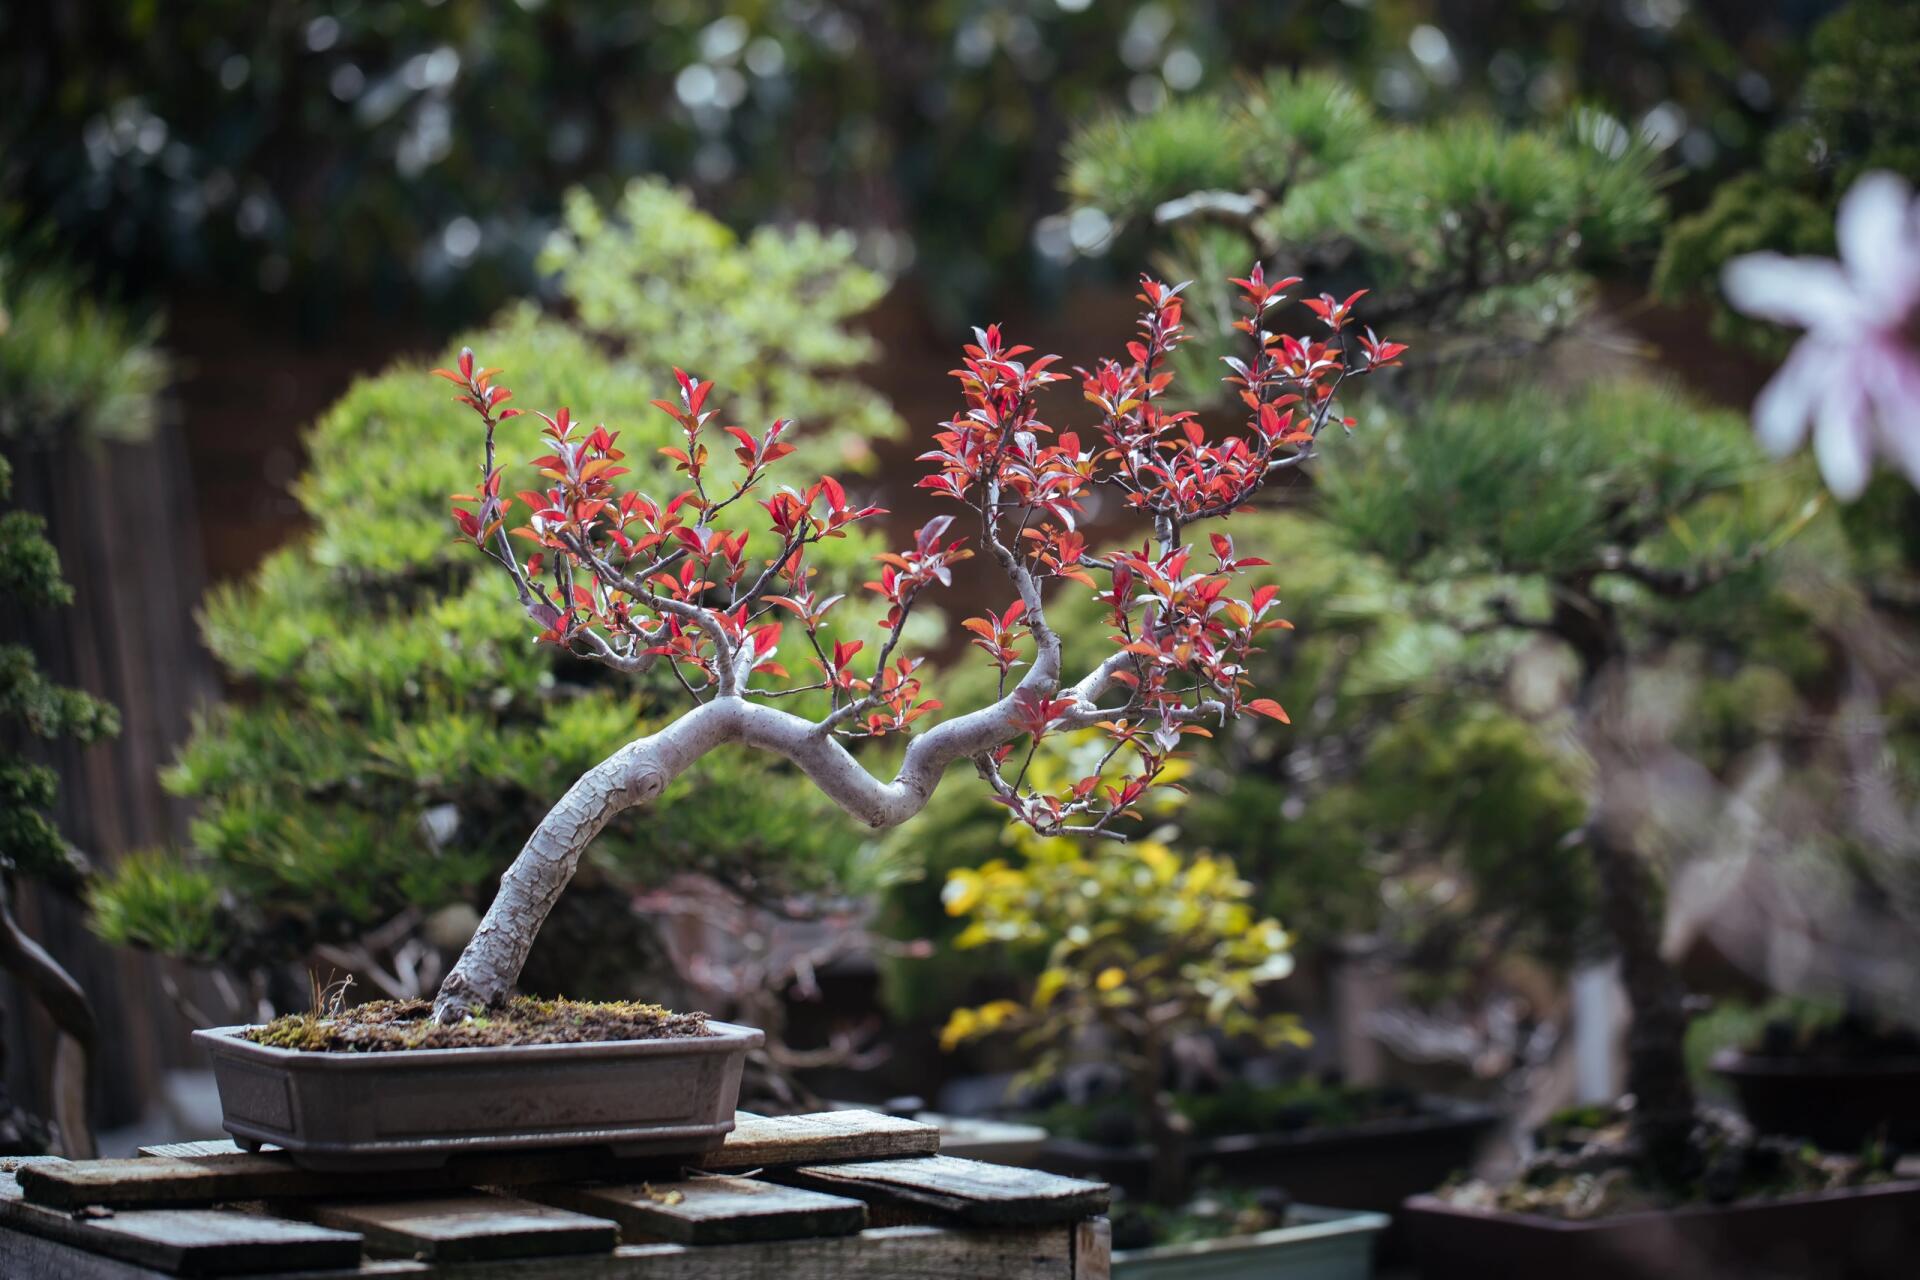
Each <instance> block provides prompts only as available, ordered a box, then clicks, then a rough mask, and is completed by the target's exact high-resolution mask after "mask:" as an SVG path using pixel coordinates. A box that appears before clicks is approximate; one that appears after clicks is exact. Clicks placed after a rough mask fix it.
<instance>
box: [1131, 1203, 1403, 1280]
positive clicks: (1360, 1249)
mask: <svg viewBox="0 0 1920 1280" xmlns="http://www.w3.org/2000/svg"><path fill="white" fill-rule="evenodd" d="M1387 1221H1388V1220H1387V1217H1386V1215H1384V1214H1379V1213H1356V1212H1353V1211H1352V1210H1348V1209H1322V1208H1317V1207H1315V1206H1313V1205H1295V1206H1293V1208H1291V1209H1289V1210H1288V1211H1287V1225H1286V1226H1284V1227H1276V1228H1275V1229H1273V1230H1272V1231H1262V1232H1259V1233H1257V1234H1254V1235H1247V1236H1227V1237H1225V1238H1223V1239H1219V1240H1202V1241H1198V1242H1196V1243H1193V1244H1170V1245H1160V1246H1157V1247H1155V1248H1150V1249H1121V1250H1118V1251H1116V1252H1115V1253H1114V1255H1113V1274H1114V1275H1115V1276H1117V1277H1126V1280H1268V1278H1269V1277H1273V1276H1285V1277H1287V1280H1368V1277H1370V1276H1372V1275H1373V1247H1374V1240H1375V1237H1376V1236H1378V1235H1379V1234H1380V1232H1382V1231H1384V1230H1386V1227H1387Z"/></svg>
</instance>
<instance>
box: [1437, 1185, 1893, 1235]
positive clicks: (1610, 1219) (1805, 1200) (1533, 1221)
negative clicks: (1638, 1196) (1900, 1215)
mask: <svg viewBox="0 0 1920 1280" xmlns="http://www.w3.org/2000/svg"><path fill="white" fill-rule="evenodd" d="M1879 1196H1920V1179H1915V1178H1897V1179H1894V1180H1891V1181H1888V1182H1872V1183H1868V1184H1866V1185H1865V1186H1859V1187H1833V1188H1830V1189H1829V1190H1826V1191H1802V1192H1798V1193H1796V1194H1794V1195H1790V1196H1769V1197H1767V1198H1765V1199H1757V1200H1736V1201H1734V1202H1732V1203H1731V1204H1685V1205H1680V1206H1679V1207H1677V1208H1673V1209H1635V1210H1634V1211H1633V1212H1631V1213H1615V1214H1610V1215H1608V1216H1607V1217H1604V1218H1555V1217H1552V1216H1550V1215H1548V1214H1544V1213H1519V1212H1516V1211H1515V1210H1512V1209H1482V1208H1478V1207H1475V1206H1472V1205H1460V1204H1452V1203H1449V1202H1448V1201H1446V1200H1443V1199H1441V1198H1440V1197H1439V1196H1437V1195H1434V1194H1432V1193H1431V1192H1422V1193H1421V1194H1419V1195H1417V1196H1408V1197H1407V1198H1406V1199H1405V1200H1403V1201H1402V1202H1401V1204H1400V1208H1401V1209H1402V1210H1403V1211H1405V1212H1407V1213H1412V1214H1420V1213H1427V1214H1434V1215H1436V1216H1441V1217H1455V1218H1476V1219H1479V1220H1480V1221H1482V1222H1498V1223H1504V1224H1506V1225H1509V1226H1516V1227H1526V1228H1529V1229H1531V1230H1535V1231H1552V1232H1569V1233H1579V1232H1587V1231H1610V1230H1615V1229H1621V1228H1625V1229H1629V1230H1631V1229H1632V1228H1634V1227H1637V1226H1640V1225H1642V1224H1645V1223H1648V1222H1653V1221H1656V1220H1660V1219H1668V1218H1701V1217H1710V1216H1713V1215H1718V1214H1739V1213H1758V1212H1765V1211H1767V1210H1772V1209H1791V1208H1795V1207H1798V1206H1802V1205H1811V1204H1818V1203H1821V1202H1822V1201H1833V1200H1868V1199H1873V1198H1876V1197H1879Z"/></svg>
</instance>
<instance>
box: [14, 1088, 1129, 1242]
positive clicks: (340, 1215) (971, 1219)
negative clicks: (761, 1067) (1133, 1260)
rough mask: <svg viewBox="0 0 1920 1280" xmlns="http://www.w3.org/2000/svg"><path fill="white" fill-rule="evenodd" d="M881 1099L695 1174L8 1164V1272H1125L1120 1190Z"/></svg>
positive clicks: (597, 1166) (228, 1146)
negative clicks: (885, 1107)
mask: <svg viewBox="0 0 1920 1280" xmlns="http://www.w3.org/2000/svg"><path fill="white" fill-rule="evenodd" d="M939 1143H940V1135H939V1130H937V1129H935V1128H934V1127H933V1126H931V1125H924V1124H918V1123H915V1122H914V1121H910V1120H900V1119H895V1118H893V1117H890V1116H884V1115H879V1114H876V1113H874V1112H870V1111H827V1112H819V1113H816V1114H813V1115H804V1116H787V1117H781V1118H767V1117H761V1116H755V1115H749V1114H747V1113H745V1112H742V1113H740V1115H739V1116H738V1122H737V1126H736V1128H735V1129H734V1131H733V1132H732V1133H731V1134H729V1135H728V1137H727V1140H726V1144H725V1145H724V1146H722V1147H721V1148H720V1149H719V1150H718V1151H715V1152H712V1153H710V1154H709V1155H707V1156H704V1157H701V1158H700V1159H699V1160H697V1161H696V1162H694V1163H692V1164H674V1163H662V1162H660V1161H658V1160H655V1161H650V1162H649V1161H619V1160H615V1159H613V1158H612V1157H610V1156H608V1155H607V1154H606V1153H604V1152H595V1151H555V1152H542V1153H538V1154H531V1155H510V1156H509V1155H491V1156H490V1155H473V1156H465V1157H459V1158H456V1159H455V1160H453V1161H450V1162H449V1163H448V1164H447V1165H446V1166H444V1167H443V1168H440V1169H435V1170H430V1171H426V1172H421V1171H417V1170H410V1171H391V1172H385V1171H374V1172H371V1173H351V1174H338V1173H319V1172H313V1171H309V1170H305V1169H301V1168H299V1167H297V1166H295V1165H294V1164H293V1163H292V1162H291V1161H290V1160H288V1159H287V1158H286V1157H285V1156H284V1155H283V1154H280V1153H278V1152H275V1151H273V1150H271V1149H269V1150H266V1151H262V1152H260V1153H258V1154H248V1153H246V1152H243V1151H241V1150H240V1149H239V1148H238V1147H236V1146H234V1145H233V1144H232V1143H231V1142H194V1143H181V1144H175V1145H172V1146H164V1147H149V1148H144V1149H143V1151H142V1155H141V1158H139V1159H129V1160H82V1161H66V1160H59V1159H54V1158H45V1157H40V1158H31V1159H19V1160H0V1275H5V1276H21V1277H27V1276H61V1277H72V1278H73V1280H148V1278H151V1277H158V1276H173V1275H190V1276H261V1277H267V1276H271V1277H275V1278H276V1280H296V1278H298V1277H316V1278H317V1277H321V1276H333V1277H346V1276H368V1277H371V1276H380V1277H386V1276H394V1277H446V1278H447V1280H461V1278H466V1280H492V1278H494V1277H501V1278H504V1277H507V1276H513V1277H528V1278H529V1280H540V1278H541V1277H552V1278H554V1280H558V1278H559V1277H563V1276H564V1277H568V1280H573V1278H575V1277H578V1278H579V1280H625V1278H626V1277H644V1278H646V1280H722V1278H723V1277H724V1278H725V1280H829V1278H835V1277H847V1278H849V1280H857V1278H858V1277H862V1276H868V1277H903V1278H911V1280H944V1278H945V1277H953V1278H954V1280H962V1278H966V1280H972V1278H974V1277H979V1276H992V1277H994V1280H1104V1278H1105V1277H1106V1276H1107V1274H1108V1266H1109V1264H1108V1257H1109V1248H1108V1233H1107V1223H1106V1219H1105V1218H1104V1217H1102V1216H1101V1215H1102V1214H1103V1213H1104V1212H1105V1210H1106V1206H1107V1188H1106V1187H1105V1186H1104V1185H1102V1184H1100V1183H1096V1182H1083V1181H1080V1180H1078V1179H1074V1178H1063V1177H1058V1176H1055V1175H1052V1174H1045V1173H1035V1172H1032V1171H1029V1170H1025V1169H1013V1168H1008V1167H1005V1166H1002V1165H993V1164H982V1163H980V1162H978V1161H973V1160H962V1159H959V1158H956V1157H953V1156H943V1155H940V1154H939Z"/></svg>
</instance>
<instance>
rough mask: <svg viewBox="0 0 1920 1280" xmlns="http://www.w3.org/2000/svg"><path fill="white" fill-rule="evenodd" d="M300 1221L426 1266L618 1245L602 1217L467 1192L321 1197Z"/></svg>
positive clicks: (600, 1250) (615, 1233)
mask: <svg viewBox="0 0 1920 1280" xmlns="http://www.w3.org/2000/svg"><path fill="white" fill-rule="evenodd" d="M299 1212H300V1214H301V1216H302V1217H306V1218H310V1219H311V1220H313V1221H314V1222H318V1223H320V1224H321V1225H323V1226H329V1227H338V1228H340V1229H341V1230H343V1231H357V1232H359V1233H360V1234H361V1235H363V1236H365V1237H366V1247H367V1249H368V1250H369V1251H372V1252H376V1253H382V1254H392V1255H397V1256H399V1257H403V1258H418V1259H421V1260H423V1261H433V1262H485V1261H491V1260H495V1259H503V1258H537V1257H551V1256H553V1255H556V1254H578V1253H607V1252H610V1251H611V1250H612V1249H613V1247H614V1246H615V1245H617V1244H618V1243H619V1242H620V1238H619V1237H620V1232H619V1228H618V1227H616V1226H615V1225H614V1223H613V1222H612V1221H611V1220H609V1219H608V1218H605V1217H599V1218H595V1217H589V1216H587V1215H586V1214H582V1213H570V1212H568V1211H567V1210H565V1209H558V1208H554V1207H553V1206H551V1205H546V1204H535V1203H533V1202H532V1201H529V1200H520V1199H515V1198H513V1197H510V1196H497V1195H489V1194H487V1193H486V1192H484V1191H470V1192H464V1193H458V1194H455V1195H448V1196H431V1197H427V1198H424V1199H404V1200H346V1201H342V1200H322V1201H317V1202H313V1203H309V1204H306V1205H303V1206H302V1207H301V1208H300V1211H299Z"/></svg>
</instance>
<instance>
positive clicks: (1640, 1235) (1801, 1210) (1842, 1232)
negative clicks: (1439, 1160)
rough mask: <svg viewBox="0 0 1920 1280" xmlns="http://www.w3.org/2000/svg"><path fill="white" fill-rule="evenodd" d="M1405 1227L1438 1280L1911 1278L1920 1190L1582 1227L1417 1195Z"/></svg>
mask: <svg viewBox="0 0 1920 1280" xmlns="http://www.w3.org/2000/svg"><path fill="white" fill-rule="evenodd" d="M1403 1221H1404V1222H1405V1223H1406V1225H1407V1228H1408V1231H1409V1233H1410V1235H1411V1237H1412V1242H1413V1248H1414V1256H1415V1257H1417V1258H1418V1260H1419V1263H1420V1266H1421V1268H1422V1274H1423V1275H1426V1276H1430V1277H1434V1278H1435V1280H1439V1278H1440V1277H1451V1276H1474V1277H1476V1278H1477V1280H1503V1278H1504V1277H1513V1278H1514V1280H1519V1278H1520V1277H1526V1280H1538V1277H1541V1276H1551V1277H1552V1278H1553V1280H1641V1278H1643V1277H1644V1278H1645V1280H1654V1278H1655V1277H1659V1278H1661V1280H1665V1278H1666V1277H1673V1276H1686V1277H1687V1278H1688V1280H1774V1278H1778V1280H1786V1277H1792V1278H1793V1280H1880V1278H1881V1277H1885V1278H1886V1280H1894V1278H1895V1277H1905V1276H1911V1275H1913V1274H1914V1262H1913V1259H1914V1256H1915V1250H1916V1249H1917V1248H1920V1182H1914V1181H1903V1182H1889V1183H1882V1184H1879V1185H1875V1186H1866V1187H1852V1188H1848V1189H1846V1190H1840V1191H1821V1192H1815V1193H1812V1194H1808V1195H1797V1196H1783V1197H1780V1198H1778V1199H1771V1200H1753V1201H1747V1202H1744V1203H1737V1204H1730V1205H1695V1206H1688V1207H1686V1208H1681V1209H1670V1210H1665V1211H1659V1212H1646V1213H1622V1214H1617V1215H1614V1216H1612V1217H1606V1218H1598V1219H1593V1220H1589V1221H1578V1222H1576V1221H1569V1220H1566V1219H1562V1218H1550V1217H1546V1216H1544V1215H1537V1214H1522V1213H1506V1212H1501V1211H1498V1210H1490V1209H1469V1208H1462V1207H1459V1206H1456V1205H1452V1204H1449V1203H1447V1202H1446V1201H1445V1200H1442V1199H1440V1198H1438V1197H1436V1196H1426V1195H1422V1196H1414V1197H1413V1198H1412V1199H1410V1200H1408V1201H1407V1203H1406V1206H1405V1210H1404V1213H1403Z"/></svg>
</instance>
